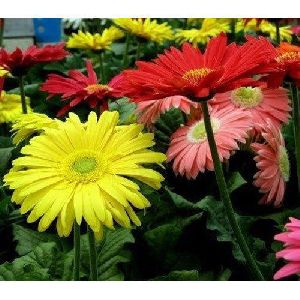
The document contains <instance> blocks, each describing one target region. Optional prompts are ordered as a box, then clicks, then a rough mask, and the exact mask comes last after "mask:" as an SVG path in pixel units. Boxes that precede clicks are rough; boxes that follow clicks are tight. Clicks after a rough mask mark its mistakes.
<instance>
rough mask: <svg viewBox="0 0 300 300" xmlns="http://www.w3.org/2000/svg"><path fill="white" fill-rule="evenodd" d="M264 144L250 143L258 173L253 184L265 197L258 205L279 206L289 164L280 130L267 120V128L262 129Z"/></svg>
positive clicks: (287, 175) (288, 174)
mask: <svg viewBox="0 0 300 300" xmlns="http://www.w3.org/2000/svg"><path fill="white" fill-rule="evenodd" d="M262 130H263V132H262V136H263V138H264V139H265V141H266V142H265V143H264V144H260V143H252V144H251V148H252V149H253V150H254V151H255V152H256V156H255V157H254V160H255V161H256V167H257V168H258V169H259V171H258V172H257V173H256V174H255V175H254V179H255V180H254V182H253V184H254V185H255V186H257V187H259V188H260V189H259V191H260V192H261V193H265V195H264V196H263V197H262V199H261V200H260V204H270V203H274V206H275V207H278V206H280V205H281V203H282V200H283V196H284V192H285V188H286V182H287V181H288V180H289V177H290V163H289V158H288V154H287V150H286V148H285V143H284V139H283V136H282V134H281V132H280V130H279V129H278V128H277V127H276V126H275V125H274V124H273V123H272V122H271V121H270V120H267V126H265V127H264V128H262Z"/></svg>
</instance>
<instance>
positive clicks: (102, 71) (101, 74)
mask: <svg viewBox="0 0 300 300" xmlns="http://www.w3.org/2000/svg"><path fill="white" fill-rule="evenodd" d="M99 65H100V79H101V83H102V84H104V83H105V75H104V67H103V52H102V51H101V52H100V53H99Z"/></svg>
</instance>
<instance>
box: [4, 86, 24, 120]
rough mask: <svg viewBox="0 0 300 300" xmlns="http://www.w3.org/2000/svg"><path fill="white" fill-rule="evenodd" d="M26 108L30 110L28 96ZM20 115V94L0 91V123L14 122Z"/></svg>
mask: <svg viewBox="0 0 300 300" xmlns="http://www.w3.org/2000/svg"><path fill="white" fill-rule="evenodd" d="M26 104H27V109H28V110H29V111H30V106H29V98H26ZM21 115H22V104H21V96H20V95H15V94H7V93H6V92H4V91H2V92H0V123H10V122H14V121H15V120H16V119H17V118H18V117H19V116H21Z"/></svg>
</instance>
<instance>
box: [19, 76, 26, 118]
mask: <svg viewBox="0 0 300 300" xmlns="http://www.w3.org/2000/svg"><path fill="white" fill-rule="evenodd" d="M19 86H20V93H21V103H22V111H23V114H27V105H26V96H25V90H24V76H22V75H21V76H20V77H19Z"/></svg>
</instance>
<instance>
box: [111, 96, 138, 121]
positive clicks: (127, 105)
mask: <svg viewBox="0 0 300 300" xmlns="http://www.w3.org/2000/svg"><path fill="white" fill-rule="evenodd" d="M109 110H110V111H118V112H119V114H120V120H119V125H126V124H131V123H133V122H135V121H136V114H135V110H136V104H135V103H133V102H130V101H129V99H128V98H121V99H118V100H117V101H114V102H111V103H109Z"/></svg>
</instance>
